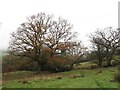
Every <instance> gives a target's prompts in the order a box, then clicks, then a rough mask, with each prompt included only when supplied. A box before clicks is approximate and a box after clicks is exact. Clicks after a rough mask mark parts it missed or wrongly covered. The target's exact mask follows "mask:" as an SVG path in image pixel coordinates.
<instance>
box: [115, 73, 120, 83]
mask: <svg viewBox="0 0 120 90" xmlns="http://www.w3.org/2000/svg"><path fill="white" fill-rule="evenodd" d="M114 80H115V81H117V82H119V83H120V72H116V73H115V74H114Z"/></svg>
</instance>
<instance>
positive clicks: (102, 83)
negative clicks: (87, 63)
mask: <svg viewBox="0 0 120 90" xmlns="http://www.w3.org/2000/svg"><path fill="white" fill-rule="evenodd" d="M116 70H117V68H100V69H79V70H73V71H68V72H61V73H51V74H50V73H43V74H35V73H33V72H27V71H19V72H12V73H5V74H4V75H3V87H4V88H118V83H117V82H114V81H113V80H112V79H113V75H114V73H115V72H116Z"/></svg>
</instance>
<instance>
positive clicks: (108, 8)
mask: <svg viewBox="0 0 120 90" xmlns="http://www.w3.org/2000/svg"><path fill="white" fill-rule="evenodd" d="M118 1H119V0H0V23H2V24H1V26H0V49H2V48H7V47H8V43H9V40H10V33H11V32H13V31H15V30H16V29H17V28H18V27H19V25H20V24H21V23H22V22H24V21H25V20H26V17H27V16H31V15H33V14H37V13H40V12H45V13H46V14H53V15H54V16H55V18H58V17H62V18H64V19H67V20H68V21H69V22H70V23H71V24H73V30H74V31H77V32H78V38H79V39H80V40H82V42H83V44H85V46H88V45H89V43H88V37H86V36H87V35H88V34H89V33H91V32H94V31H95V30H96V29H97V28H106V27H109V26H111V27H113V28H117V27H118Z"/></svg>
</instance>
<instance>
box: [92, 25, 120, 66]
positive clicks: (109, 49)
mask: <svg viewBox="0 0 120 90" xmlns="http://www.w3.org/2000/svg"><path fill="white" fill-rule="evenodd" d="M91 36H92V41H93V42H92V43H93V46H95V47H97V52H99V53H98V58H99V56H100V55H102V56H103V55H105V59H106V60H107V66H110V65H111V60H112V58H113V55H114V54H115V52H116V50H117V49H118V48H119V47H120V30H119V29H116V30H114V29H113V28H112V27H109V28H105V29H103V30H98V31H96V32H95V33H94V34H92V35H91ZM100 48H101V49H100ZM100 51H101V52H100ZM102 56H101V59H102ZM99 60H100V59H99Z"/></svg>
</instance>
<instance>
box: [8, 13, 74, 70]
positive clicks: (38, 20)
mask: <svg viewBox="0 0 120 90" xmlns="http://www.w3.org/2000/svg"><path fill="white" fill-rule="evenodd" d="M71 29H72V25H71V24H70V23H68V22H67V20H64V19H62V18H59V20H58V21H54V20H53V18H52V16H50V15H46V14H45V13H39V14H37V15H33V16H31V17H29V18H27V22H25V23H22V24H21V26H20V27H19V28H18V29H17V32H13V33H12V37H11V41H10V52H11V53H12V54H14V55H17V56H18V55H19V56H25V57H29V58H30V60H31V61H36V62H37V63H38V65H39V67H40V70H43V69H44V66H45V64H46V63H47V60H48V59H47V58H46V57H47V55H48V54H50V55H49V56H51V57H53V56H54V55H56V54H61V53H62V51H63V48H64V49H68V47H69V46H68V45H66V43H67V42H70V41H71V40H72V39H73V38H74V37H75V33H72V32H71ZM62 45H63V46H64V47H63V48H61V47H60V46H62ZM49 51H50V52H49Z"/></svg>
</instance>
